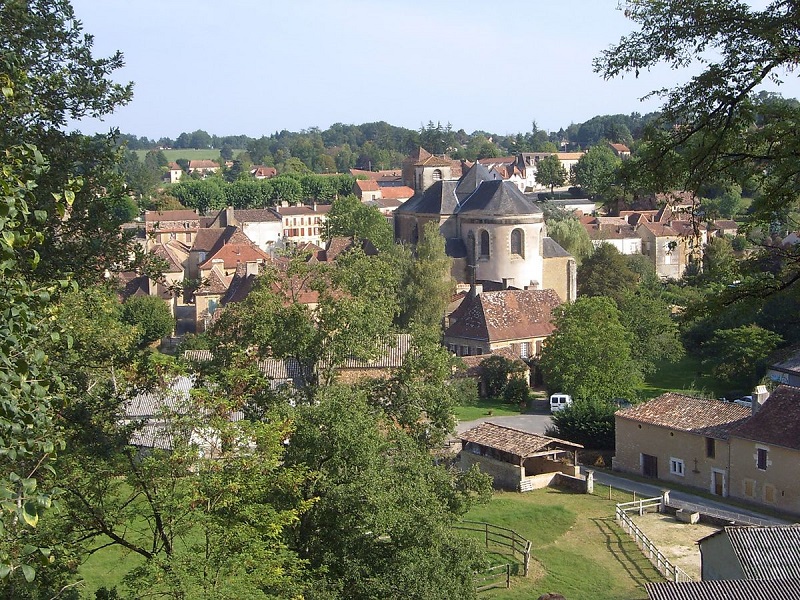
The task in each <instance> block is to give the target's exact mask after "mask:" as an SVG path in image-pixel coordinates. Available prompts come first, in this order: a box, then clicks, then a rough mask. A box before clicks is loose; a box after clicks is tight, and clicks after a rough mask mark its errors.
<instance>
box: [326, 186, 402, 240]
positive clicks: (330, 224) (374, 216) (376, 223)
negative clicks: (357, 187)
mask: <svg viewBox="0 0 800 600" xmlns="http://www.w3.org/2000/svg"><path fill="white" fill-rule="evenodd" d="M337 236H344V237H348V238H355V239H358V240H369V241H370V242H372V243H373V244H374V245H375V247H376V248H378V249H379V250H388V249H389V248H390V247H391V246H392V245H393V244H394V234H393V233H392V227H391V225H389V222H388V221H387V220H386V218H385V217H384V216H383V215H382V214H381V213H380V211H379V210H378V209H377V208H375V207H374V206H368V205H366V204H363V203H362V202H361V201H360V200H359V199H358V198H356V197H355V196H352V195H349V196H344V197H342V198H339V199H338V200H334V202H333V205H332V206H331V210H330V211H329V212H328V219H327V221H326V223H325V237H326V239H330V238H333V237H337Z"/></svg>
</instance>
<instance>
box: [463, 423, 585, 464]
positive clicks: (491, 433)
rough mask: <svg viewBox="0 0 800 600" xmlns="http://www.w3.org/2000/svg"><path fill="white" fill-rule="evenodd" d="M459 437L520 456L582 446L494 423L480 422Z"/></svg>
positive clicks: (525, 456) (524, 456) (574, 448)
mask: <svg viewBox="0 0 800 600" xmlns="http://www.w3.org/2000/svg"><path fill="white" fill-rule="evenodd" d="M460 437H461V440H462V441H465V442H472V443H474V444H479V445H481V446H485V447H487V448H494V449H495V450H500V451H501V452H507V453H509V454H513V455H515V456H520V457H522V458H527V457H530V456H536V455H539V454H543V453H545V451H546V450H548V449H549V450H554V449H561V450H576V449H578V448H583V446H581V445H580V444H575V443H573V442H567V441H564V440H559V439H556V438H551V437H547V436H544V435H539V434H536V433H529V432H527V431H522V430H520V429H513V428H511V427H505V426H503V425H496V424H495V423H481V424H480V425H478V426H477V427H473V428H472V429H469V430H467V431H465V432H464V433H462V434H461V436H460Z"/></svg>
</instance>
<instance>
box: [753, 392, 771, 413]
mask: <svg viewBox="0 0 800 600" xmlns="http://www.w3.org/2000/svg"><path fill="white" fill-rule="evenodd" d="M767 398H769V392H768V391H767V386H765V385H757V386H756V389H755V391H754V392H753V402H752V404H751V408H752V411H753V414H756V413H757V412H758V411H759V410H760V409H761V407H762V406H764V402H766V401H767Z"/></svg>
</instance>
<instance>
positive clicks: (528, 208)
mask: <svg viewBox="0 0 800 600" xmlns="http://www.w3.org/2000/svg"><path fill="white" fill-rule="evenodd" d="M473 168H474V167H473ZM470 212H482V213H487V214H492V215H501V216H502V215H530V214H537V213H538V214H541V212H542V209H541V208H539V207H538V206H536V205H535V204H534V203H532V202H531V201H530V200H528V199H527V198H526V197H525V196H524V195H523V194H522V192H520V191H519V189H517V186H515V185H514V184H512V183H510V182H507V181H503V180H502V179H498V180H494V181H484V182H482V183H481V184H480V185H479V186H478V189H476V190H475V192H473V193H472V194H471V195H470V196H469V197H468V198H467V199H466V200H465V201H464V203H463V204H462V205H461V206H460V207H459V209H458V213H459V214H463V213H470Z"/></svg>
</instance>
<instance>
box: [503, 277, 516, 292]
mask: <svg viewBox="0 0 800 600" xmlns="http://www.w3.org/2000/svg"><path fill="white" fill-rule="evenodd" d="M513 286H514V278H513V277H503V289H504V290H507V289H508V288H510V287H513Z"/></svg>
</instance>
